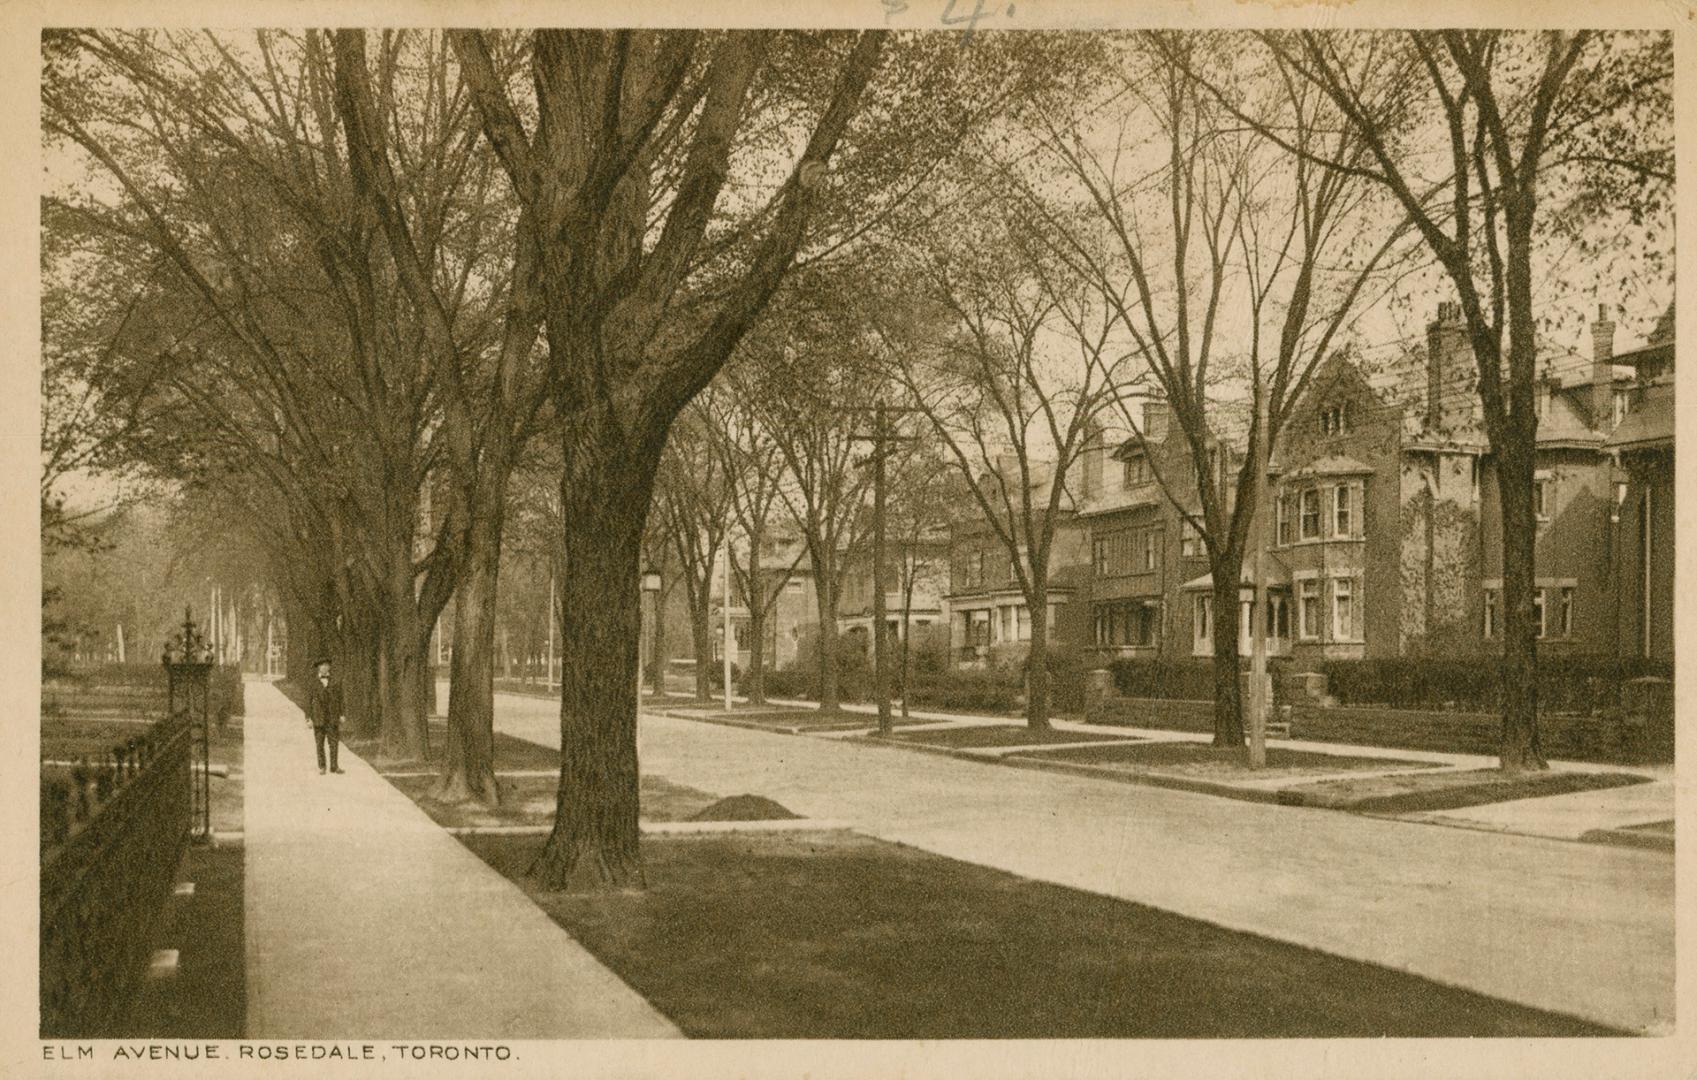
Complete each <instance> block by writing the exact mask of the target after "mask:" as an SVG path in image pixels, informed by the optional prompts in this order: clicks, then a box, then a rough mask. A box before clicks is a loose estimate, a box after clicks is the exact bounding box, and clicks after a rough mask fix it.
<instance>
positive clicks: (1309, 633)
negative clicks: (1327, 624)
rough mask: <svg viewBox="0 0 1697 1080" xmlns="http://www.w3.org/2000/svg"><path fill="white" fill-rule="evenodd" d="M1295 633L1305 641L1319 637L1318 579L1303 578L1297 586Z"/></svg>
mask: <svg viewBox="0 0 1697 1080" xmlns="http://www.w3.org/2000/svg"><path fill="white" fill-rule="evenodd" d="M1298 590H1299V591H1298V593H1297V603H1296V620H1297V622H1296V632H1297V635H1298V636H1299V637H1301V638H1303V639H1304V640H1306V641H1313V640H1314V639H1315V638H1318V637H1319V636H1320V579H1319V578H1304V579H1303V580H1302V581H1301V582H1300V583H1299V585H1298Z"/></svg>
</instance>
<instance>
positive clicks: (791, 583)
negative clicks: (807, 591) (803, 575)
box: [784, 578, 801, 592]
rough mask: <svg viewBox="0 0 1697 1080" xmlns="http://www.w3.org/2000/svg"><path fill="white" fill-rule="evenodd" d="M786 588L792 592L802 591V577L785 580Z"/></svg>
mask: <svg viewBox="0 0 1697 1080" xmlns="http://www.w3.org/2000/svg"><path fill="white" fill-rule="evenodd" d="M784 588H786V589H788V590H789V591H790V592H800V591H801V579H800V578H791V579H790V580H788V581H786V582H784Z"/></svg>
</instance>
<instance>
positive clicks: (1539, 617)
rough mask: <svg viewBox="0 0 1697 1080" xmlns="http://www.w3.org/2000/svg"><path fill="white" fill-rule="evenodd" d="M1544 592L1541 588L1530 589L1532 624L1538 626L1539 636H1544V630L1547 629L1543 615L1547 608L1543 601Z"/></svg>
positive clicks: (1546, 620) (1546, 622)
mask: <svg viewBox="0 0 1697 1080" xmlns="http://www.w3.org/2000/svg"><path fill="white" fill-rule="evenodd" d="M1544 592H1545V590H1543V589H1533V590H1532V624H1533V625H1534V626H1536V627H1537V628H1538V636H1539V637H1543V636H1544V631H1545V630H1546V629H1548V622H1549V620H1548V619H1547V618H1546V617H1545V616H1546V614H1547V613H1548V610H1549V608H1548V605H1546V604H1545V603H1544Z"/></svg>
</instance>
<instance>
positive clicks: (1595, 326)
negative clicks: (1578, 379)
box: [1591, 304, 1615, 432]
mask: <svg viewBox="0 0 1697 1080" xmlns="http://www.w3.org/2000/svg"><path fill="white" fill-rule="evenodd" d="M1614 355H1615V324H1614V320H1613V319H1611V318H1609V306H1608V305H1607V304H1598V305H1597V320H1596V321H1595V322H1593V323H1592V324H1591V426H1592V427H1593V428H1596V429H1597V430H1598V431H1604V432H1606V431H1608V430H1609V429H1610V428H1611V427H1613V426H1614V396H1615V369H1614Z"/></svg>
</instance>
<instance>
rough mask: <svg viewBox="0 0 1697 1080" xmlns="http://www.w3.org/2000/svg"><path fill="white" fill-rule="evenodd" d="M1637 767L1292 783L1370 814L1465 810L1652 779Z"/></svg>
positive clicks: (1325, 801) (1322, 801)
mask: <svg viewBox="0 0 1697 1080" xmlns="http://www.w3.org/2000/svg"><path fill="white" fill-rule="evenodd" d="M1648 780H1649V778H1648V777H1644V776H1635V775H1633V774H1631V773H1604V772H1537V773H1517V774H1510V773H1504V772H1501V771H1499V770H1497V769H1465V770H1445V771H1443V772H1437V773H1428V774H1424V775H1419V774H1416V775H1404V776H1384V777H1375V778H1371V779H1359V780H1336V781H1332V782H1329V783H1322V784H1305V785H1302V786H1300V787H1296V788H1293V789H1291V791H1292V792H1294V793H1296V794H1297V795H1299V796H1300V798H1301V801H1302V802H1303V804H1304V805H1308V806H1327V807H1331V808H1333V809H1337V810H1354V811H1357V812H1359V813H1367V814H1413V813H1419V812H1422V811H1431V810H1459V809H1462V808H1463V807H1468V806H1483V805H1485V804H1486V803H1498V802H1508V801H1510V800H1513V799H1533V798H1538V797H1540V796H1544V795H1567V794H1569V793H1571V792H1575V791H1599V790H1602V789H1604V788H1612V787H1624V786H1626V785H1628V784H1642V783H1647V782H1648Z"/></svg>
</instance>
